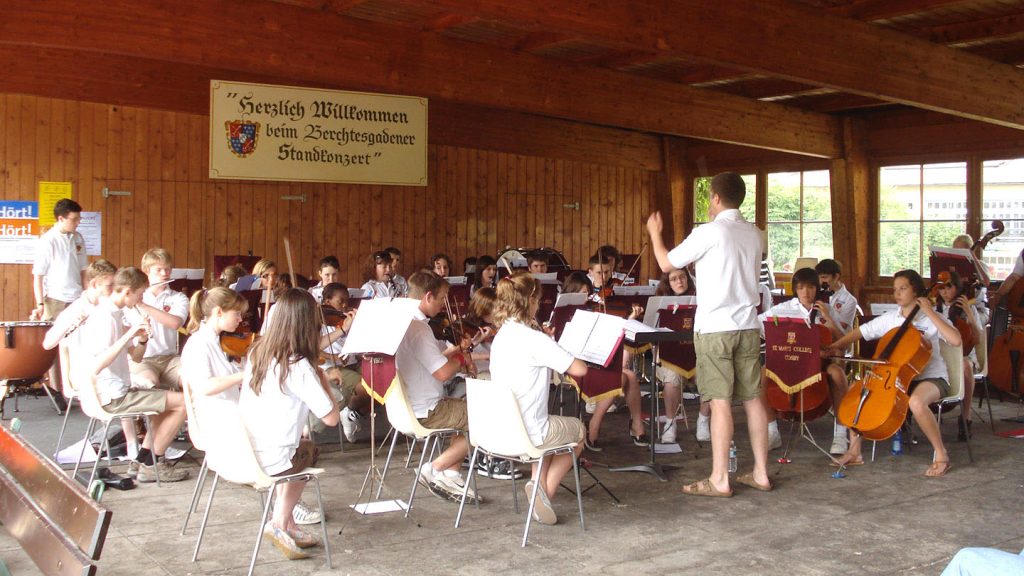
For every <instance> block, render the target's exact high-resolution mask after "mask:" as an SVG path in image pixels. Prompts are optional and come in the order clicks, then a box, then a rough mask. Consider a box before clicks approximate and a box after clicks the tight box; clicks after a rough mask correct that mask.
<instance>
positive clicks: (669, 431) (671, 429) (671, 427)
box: [661, 418, 677, 444]
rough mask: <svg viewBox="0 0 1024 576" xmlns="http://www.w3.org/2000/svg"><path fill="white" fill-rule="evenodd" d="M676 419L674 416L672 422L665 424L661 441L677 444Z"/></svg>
mask: <svg viewBox="0 0 1024 576" xmlns="http://www.w3.org/2000/svg"><path fill="white" fill-rule="evenodd" d="M676 429H677V426H676V421H675V419H674V418H673V419H672V421H671V422H669V423H668V425H667V426H665V430H664V431H662V433H661V441H662V442H664V443H665V444H675V442H676Z"/></svg>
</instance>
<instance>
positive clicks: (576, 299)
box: [555, 294, 587, 308]
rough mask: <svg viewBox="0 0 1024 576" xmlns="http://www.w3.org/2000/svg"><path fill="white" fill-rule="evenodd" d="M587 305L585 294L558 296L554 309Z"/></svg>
mask: <svg viewBox="0 0 1024 576" xmlns="http://www.w3.org/2000/svg"><path fill="white" fill-rule="evenodd" d="M586 303H587V295H586V294H559V295H558V298H555V308H561V307H563V306H583V305H584V304H586Z"/></svg>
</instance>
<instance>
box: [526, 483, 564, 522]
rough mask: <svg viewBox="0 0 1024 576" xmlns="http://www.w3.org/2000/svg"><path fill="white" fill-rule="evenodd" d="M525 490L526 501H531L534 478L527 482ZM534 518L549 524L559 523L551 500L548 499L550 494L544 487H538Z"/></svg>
mask: <svg viewBox="0 0 1024 576" xmlns="http://www.w3.org/2000/svg"><path fill="white" fill-rule="evenodd" d="M524 490H526V501H527V502H529V501H530V497H531V496H533V481H532V480H531V481H530V482H527V483H526V486H525V487H524ZM533 519H534V520H536V521H537V522H540V523H541V524H547V525H548V526H554V525H555V524H557V523H558V516H556V515H555V509H554V508H552V507H551V501H550V500H548V495H547V493H546V492H544V489H543V488H538V489H537V501H536V502H534V504H533Z"/></svg>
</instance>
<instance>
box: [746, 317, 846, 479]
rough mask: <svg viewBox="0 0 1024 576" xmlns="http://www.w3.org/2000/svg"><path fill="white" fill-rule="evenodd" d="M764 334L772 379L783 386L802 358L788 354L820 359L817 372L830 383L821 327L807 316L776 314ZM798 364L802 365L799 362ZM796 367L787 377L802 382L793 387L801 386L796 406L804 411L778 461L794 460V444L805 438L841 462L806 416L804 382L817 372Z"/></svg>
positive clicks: (767, 362) (794, 421) (767, 372)
mask: <svg viewBox="0 0 1024 576" xmlns="http://www.w3.org/2000/svg"><path fill="white" fill-rule="evenodd" d="M764 335H765V342H766V346H765V373H766V374H767V375H768V378H769V379H772V380H776V385H780V386H781V384H779V382H778V380H781V379H782V376H780V375H779V374H781V373H787V372H788V371H790V370H792V369H794V365H795V364H796V363H798V362H799V360H793V359H792V358H790V359H786V357H787V356H790V357H792V356H798V357H801V359H802V360H805V361H806V362H817V363H818V364H817V365H816V366H815V370H816V371H817V375H818V377H819V378H821V379H825V380H826V382H825V385H826V386H828V381H827V378H828V376H827V375H826V374H825V371H824V370H822V369H821V365H820V357H821V336H820V335H819V332H818V327H817V326H813V325H809V324H808V323H807V321H806V320H804V319H803V318H788V317H777V316H773V317H771V318H769V319H766V320H765V321H764ZM800 349H808V350H810V352H809V353H802V352H800ZM806 362H805V363H806ZM797 366H799V365H798V364H797ZM796 370H797V371H796V372H795V373H793V372H788V374H787V376H788V377H789V378H788V379H789V380H792V381H795V382H798V383H799V384H795V385H794V386H793V387H799V390H798V391H796V392H794V393H793V394H795V395H796V396H797V400H796V405H799V407H800V409H799V410H798V412H799V413H800V416H799V418H796V419H794V420H793V424H794V426H796V425H798V428H797V430H796V431H792V430H791V432H790V437H789V442H788V443H787V445H786V450H785V452H783V454H782V456H781V457H780V458H779V459H778V460H777V461H778V463H779V464H789V463H791V462H792V460H791V459H790V458H789V454H790V452H791V451H792V449H793V446H794V445H795V444H796V441H797V440H798V439H803V440H806V441H807V442H809V443H810V444H811V446H813V447H814V448H816V449H817V450H818V451H819V452H821V453H822V454H824V455H825V456H827V457H828V458H829V460H832V462H835V463H837V464H838V462H839V461H838V460H836V458H835V457H834V456H832V455H831V454H829V452H828V450H826V449H824V448H822V447H821V446H820V445H819V444H818V442H817V441H816V440H815V439H814V435H813V434H811V430H810V428H808V426H807V421H806V420H805V418H804V416H805V410H804V406H805V404H804V390H806V389H807V386H809V385H810V384H806V385H804V383H807V382H808V380H809V379H810V378H813V377H814V374H811V373H810V372H813V370H805V371H801V370H800V368H799V367H798V368H796ZM818 381H820V380H818ZM830 394H831V392H830ZM791 395H792V394H791ZM841 470H842V468H840V471H841ZM781 471H782V468H781V466H780V468H779V471H778V472H781ZM778 472H776V474H778Z"/></svg>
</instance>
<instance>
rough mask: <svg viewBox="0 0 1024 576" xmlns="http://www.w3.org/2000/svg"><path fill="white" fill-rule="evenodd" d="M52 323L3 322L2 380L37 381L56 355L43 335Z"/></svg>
mask: <svg viewBox="0 0 1024 576" xmlns="http://www.w3.org/2000/svg"><path fill="white" fill-rule="evenodd" d="M51 326H53V323H52V322H0V380H38V379H39V378H42V377H43V376H45V375H46V373H47V371H49V369H50V366H53V361H54V360H55V359H56V358H57V349H56V348H54V349H53V350H45V349H44V348H43V337H45V336H46V331H47V330H49V329H50V327H51Z"/></svg>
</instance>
